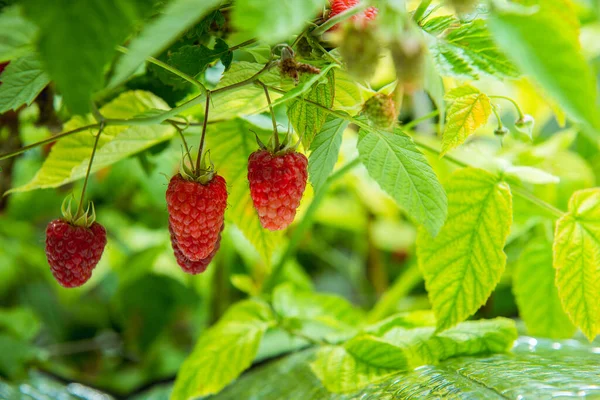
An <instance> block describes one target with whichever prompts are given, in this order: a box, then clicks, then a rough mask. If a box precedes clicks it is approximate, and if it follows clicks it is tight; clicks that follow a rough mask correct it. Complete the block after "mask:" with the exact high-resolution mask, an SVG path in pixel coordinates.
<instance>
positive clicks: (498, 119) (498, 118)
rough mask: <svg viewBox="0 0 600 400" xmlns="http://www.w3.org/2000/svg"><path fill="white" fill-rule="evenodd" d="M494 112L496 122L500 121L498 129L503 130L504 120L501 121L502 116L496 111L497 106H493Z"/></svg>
mask: <svg viewBox="0 0 600 400" xmlns="http://www.w3.org/2000/svg"><path fill="white" fill-rule="evenodd" d="M492 112H493V113H494V115H495V116H496V120H497V121H498V129H502V128H503V125H502V120H501V119H500V115H499V114H498V110H496V106H495V105H493V104H492Z"/></svg>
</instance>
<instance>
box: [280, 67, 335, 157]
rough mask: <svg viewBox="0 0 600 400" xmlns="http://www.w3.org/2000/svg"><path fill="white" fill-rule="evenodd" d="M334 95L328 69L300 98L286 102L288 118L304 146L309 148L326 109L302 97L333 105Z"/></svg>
mask: <svg viewBox="0 0 600 400" xmlns="http://www.w3.org/2000/svg"><path fill="white" fill-rule="evenodd" d="M334 97H335V78H334V74H333V71H332V70H329V72H328V73H327V75H325V77H324V78H323V79H322V80H320V81H317V82H316V83H315V84H314V85H313V87H312V88H311V89H310V91H309V92H308V93H306V94H305V95H304V96H302V98H297V99H294V100H292V101H290V102H289V103H288V111H287V115H288V118H289V120H290V122H291V124H292V126H293V127H294V129H295V130H296V132H297V133H298V135H299V136H300V137H301V138H302V144H303V145H304V147H305V148H309V147H310V144H311V143H312V141H313V139H314V138H315V136H316V135H317V133H318V132H319V131H320V130H321V128H322V127H323V124H324V123H325V120H326V119H327V115H328V114H329V113H328V112H327V111H325V110H323V109H321V108H318V107H316V106H314V105H312V104H310V103H307V102H306V101H303V100H304V99H306V100H310V101H312V102H314V103H317V104H320V105H322V106H323V107H326V108H329V109H330V108H331V107H333V99H334Z"/></svg>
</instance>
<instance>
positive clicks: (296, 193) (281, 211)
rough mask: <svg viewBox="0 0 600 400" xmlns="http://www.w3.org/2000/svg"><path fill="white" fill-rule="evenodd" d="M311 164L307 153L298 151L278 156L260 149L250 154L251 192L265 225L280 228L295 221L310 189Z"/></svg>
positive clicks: (265, 226)
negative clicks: (303, 198) (298, 209)
mask: <svg viewBox="0 0 600 400" xmlns="http://www.w3.org/2000/svg"><path fill="white" fill-rule="evenodd" d="M307 165H308V160H307V159H306V157H305V156H304V154H300V153H296V152H291V153H286V154H283V155H274V154H272V153H270V152H269V151H267V150H257V151H255V152H254V153H252V154H250V158H248V181H249V182H250V195H251V196H252V201H253V202H254V208H256V211H257V212H258V217H259V218H260V223H261V224H262V226H263V227H264V228H267V229H269V230H271V231H277V230H280V229H285V228H286V227H287V226H288V225H289V224H291V223H292V221H293V220H294V217H295V216H296V209H297V208H298V206H299V205H300V200H301V199H302V194H303V193H304V189H305V188H306V178H307V177H308V172H307V170H306V167H307Z"/></svg>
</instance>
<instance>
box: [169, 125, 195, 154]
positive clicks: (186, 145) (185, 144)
mask: <svg viewBox="0 0 600 400" xmlns="http://www.w3.org/2000/svg"><path fill="white" fill-rule="evenodd" d="M168 122H169V123H170V124H171V125H172V126H173V128H175V130H176V131H177V133H179V136H180V137H181V141H182V142H183V146H184V147H185V152H186V154H188V155H189V154H190V148H189V147H188V144H187V141H186V140H185V136H184V135H183V130H182V129H181V128H180V127H179V125H177V123H175V122H173V121H170V120H169V121H168ZM184 129H185V128H184Z"/></svg>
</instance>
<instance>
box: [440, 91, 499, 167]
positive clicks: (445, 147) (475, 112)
mask: <svg viewBox="0 0 600 400" xmlns="http://www.w3.org/2000/svg"><path fill="white" fill-rule="evenodd" d="M446 100H447V101H449V102H451V104H450V107H448V112H447V115H446V127H445V129H444V136H443V139H442V152H441V154H440V155H441V156H443V155H444V154H446V153H447V152H448V151H450V150H452V149H454V148H456V147H458V146H459V145H461V144H462V143H464V141H465V140H467V138H468V137H469V136H470V135H472V134H473V133H475V131H476V130H477V128H479V127H481V126H483V125H485V123H486V122H487V120H488V118H489V117H490V114H491V113H492V104H491V102H490V99H489V97H487V96H486V95H485V94H484V93H482V92H480V91H479V89H477V88H475V87H473V86H471V85H469V84H465V85H463V86H459V87H457V88H455V89H452V90H451V91H449V92H448V93H447V94H446Z"/></svg>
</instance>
